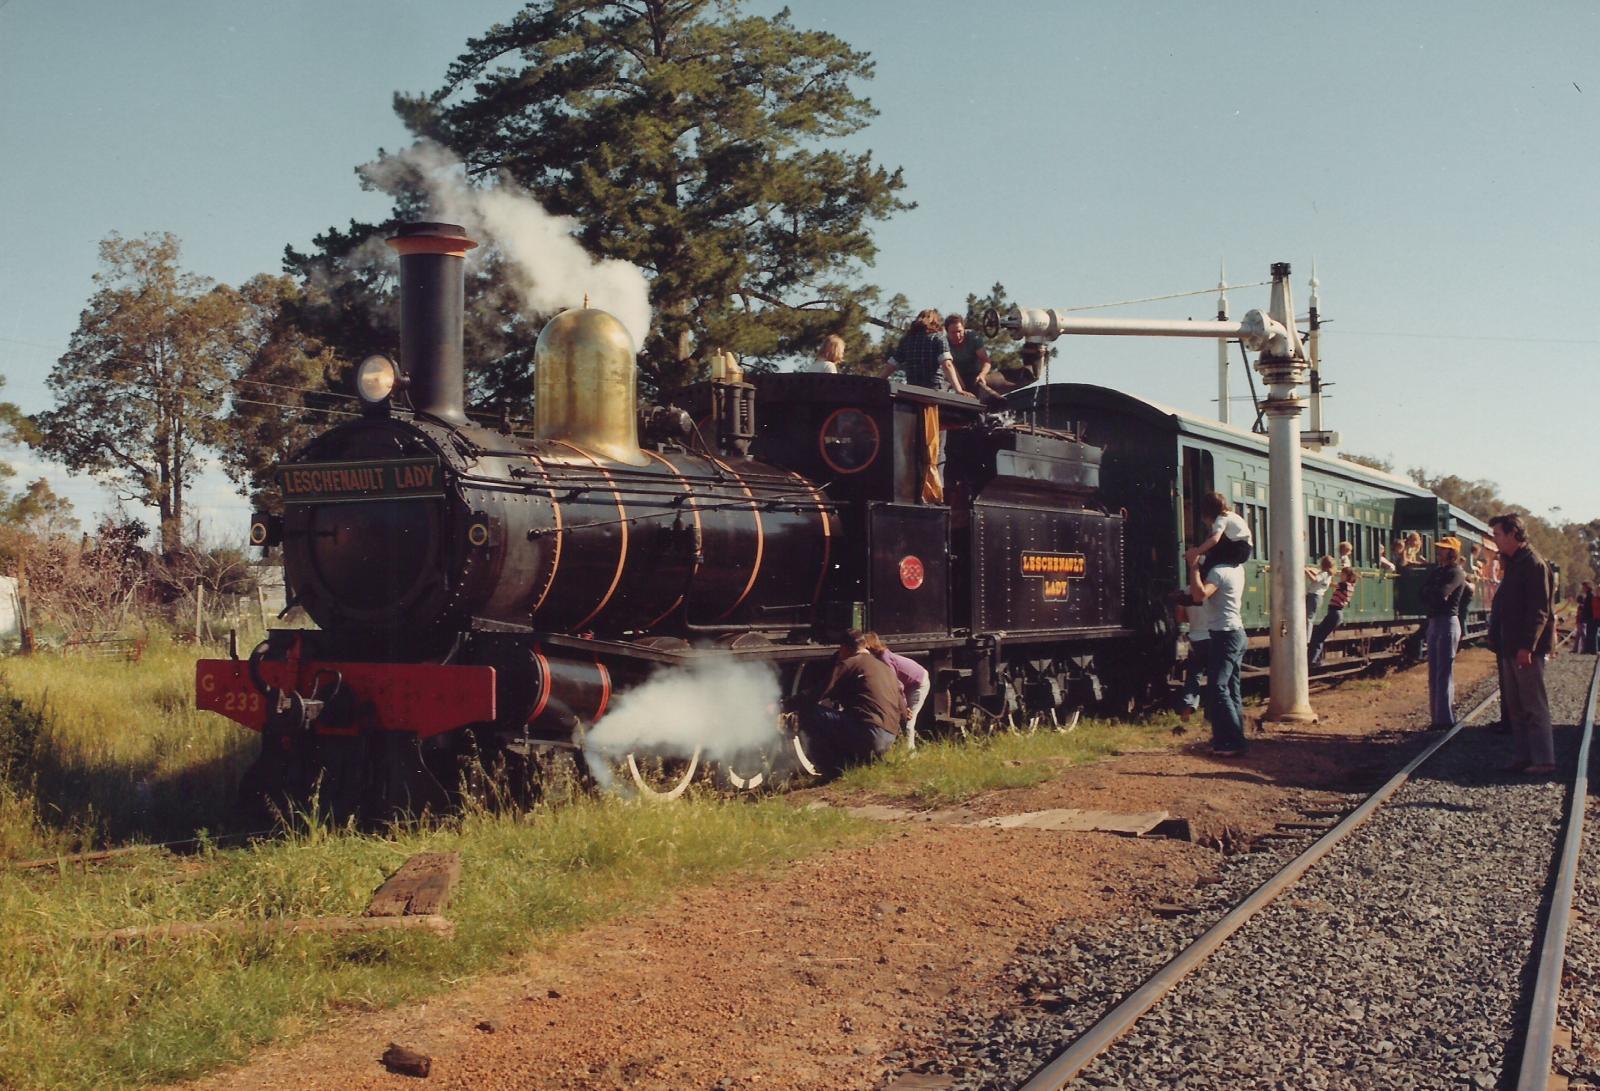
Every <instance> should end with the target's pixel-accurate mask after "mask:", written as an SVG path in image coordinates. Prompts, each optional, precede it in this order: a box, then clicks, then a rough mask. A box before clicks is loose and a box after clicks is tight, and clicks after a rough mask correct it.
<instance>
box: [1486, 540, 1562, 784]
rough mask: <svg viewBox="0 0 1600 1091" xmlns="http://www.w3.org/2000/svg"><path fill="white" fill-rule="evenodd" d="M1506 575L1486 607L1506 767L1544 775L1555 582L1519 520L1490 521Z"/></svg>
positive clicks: (1549, 740) (1548, 756)
mask: <svg viewBox="0 0 1600 1091" xmlns="http://www.w3.org/2000/svg"><path fill="white" fill-rule="evenodd" d="M1489 528H1490V530H1491V531H1493V533H1494V544H1495V546H1496V548H1498V549H1499V550H1500V556H1501V558H1502V559H1503V561H1504V564H1505V576H1504V578H1503V579H1501V581H1500V587H1499V589H1498V590H1496V591H1495V595H1494V603H1493V605H1492V606H1491V607H1490V608H1489V648H1490V649H1491V650H1492V651H1493V652H1494V653H1495V655H1496V656H1497V657H1498V659H1499V665H1500V709H1501V716H1502V719H1503V720H1504V721H1505V723H1506V724H1507V725H1508V726H1509V727H1510V728H1511V735H1512V740H1513V742H1514V744H1515V750H1516V760H1515V761H1513V762H1512V763H1511V765H1510V766H1508V767H1507V768H1508V769H1509V770H1510V771H1511V772H1518V773H1520V772H1527V773H1532V774H1534V775H1536V776H1542V775H1546V774H1549V773H1553V772H1555V768H1556V764H1555V763H1556V751H1555V738H1554V736H1553V734H1552V732H1551V728H1550V699H1549V697H1548V696H1547V695H1546V694H1545V688H1544V665H1545V659H1546V657H1547V656H1549V654H1550V649H1551V647H1552V645H1553V644H1554V643H1555V609H1554V606H1555V577H1554V575H1553V574H1552V573H1551V571H1550V566H1549V565H1548V564H1546V563H1545V561H1544V558H1543V557H1541V556H1539V554H1537V553H1535V552H1534V551H1533V547H1532V546H1530V545H1529V544H1528V532H1527V529H1526V528H1525V527H1524V526H1523V524H1522V517H1521V516H1519V515H1514V514H1511V515H1496V516H1495V517H1494V518H1493V519H1490V520H1489Z"/></svg>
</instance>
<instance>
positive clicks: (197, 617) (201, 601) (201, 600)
mask: <svg viewBox="0 0 1600 1091" xmlns="http://www.w3.org/2000/svg"><path fill="white" fill-rule="evenodd" d="M205 602H206V585H205V584H203V583H201V582H200V580H199V577H196V578H195V581H194V643H195V647H199V646H200V641H201V640H203V639H204V637H203V635H202V630H201V628H200V626H201V624H202V621H201V618H202V617H203V616H204V615H203V611H204V610H205Z"/></svg>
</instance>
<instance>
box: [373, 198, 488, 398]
mask: <svg viewBox="0 0 1600 1091" xmlns="http://www.w3.org/2000/svg"><path fill="white" fill-rule="evenodd" d="M389 245H390V246H392V247H394V249H395V250H396V251H397V252H398V253H399V255H400V364H401V366H402V367H404V368H405V370H406V374H407V375H408V376H409V377H410V382H411V385H410V392H411V407H412V408H413V409H415V410H416V411H417V412H418V413H426V414H427V415H428V416H430V417H434V418H436V419H437V420H441V421H444V422H446V423H447V424H465V423H466V422H467V414H466V397H467V395H466V379H465V376H464V374H463V365H462V349H461V315H462V311H463V309H464V307H465V295H464V293H465V289H464V287H463V282H464V278H463V276H462V267H463V265H464V263H465V260H466V256H467V251H468V250H471V249H472V248H473V247H475V246H477V245H478V244H477V243H475V242H473V241H472V240H471V239H469V238H467V233H466V230H465V229H463V228H461V227H459V226H457V225H456V224H445V223H412V224H405V225H403V226H402V227H401V228H400V230H399V231H398V232H397V233H396V234H395V237H394V238H392V239H390V240H389Z"/></svg>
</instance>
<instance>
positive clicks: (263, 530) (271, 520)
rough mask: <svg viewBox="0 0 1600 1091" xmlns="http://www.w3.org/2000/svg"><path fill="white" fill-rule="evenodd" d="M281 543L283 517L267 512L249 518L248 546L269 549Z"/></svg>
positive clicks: (259, 512)
mask: <svg viewBox="0 0 1600 1091" xmlns="http://www.w3.org/2000/svg"><path fill="white" fill-rule="evenodd" d="M282 541H283V517H282V516H280V515H274V514H272V513H271V512H268V511H258V512H256V513H254V514H253V515H251V516H250V544H251V545H253V546H260V547H261V548H262V549H270V548H272V547H273V546H275V545H279V544H280V543H282Z"/></svg>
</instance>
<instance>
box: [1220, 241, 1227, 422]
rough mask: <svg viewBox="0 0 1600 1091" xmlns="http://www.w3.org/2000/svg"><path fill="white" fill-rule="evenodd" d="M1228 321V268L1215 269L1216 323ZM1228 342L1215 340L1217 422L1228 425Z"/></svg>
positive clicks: (1224, 339) (1224, 266)
mask: <svg viewBox="0 0 1600 1091" xmlns="http://www.w3.org/2000/svg"><path fill="white" fill-rule="evenodd" d="M1227 320H1228V267H1227V266H1226V265H1223V266H1221V267H1219V268H1218V269H1217V321H1218V322H1226V321H1227ZM1228 418H1229V410H1228V341H1227V338H1218V339H1217V420H1219V421H1221V422H1222V423H1223V424H1227V423H1228Z"/></svg>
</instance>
